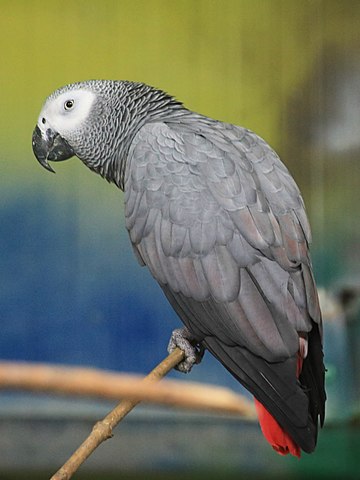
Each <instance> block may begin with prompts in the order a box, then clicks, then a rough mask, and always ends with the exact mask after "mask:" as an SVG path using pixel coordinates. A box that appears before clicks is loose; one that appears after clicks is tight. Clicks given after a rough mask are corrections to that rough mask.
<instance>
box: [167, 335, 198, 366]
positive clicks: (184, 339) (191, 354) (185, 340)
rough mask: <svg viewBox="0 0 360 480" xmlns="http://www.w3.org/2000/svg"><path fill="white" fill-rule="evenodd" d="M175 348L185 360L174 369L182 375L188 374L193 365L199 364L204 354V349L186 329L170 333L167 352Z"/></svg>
mask: <svg viewBox="0 0 360 480" xmlns="http://www.w3.org/2000/svg"><path fill="white" fill-rule="evenodd" d="M175 348H180V350H182V351H183V352H184V353H185V360H183V361H182V362H180V363H179V364H178V365H177V366H176V367H175V369H176V370H178V371H179V372H183V373H189V372H190V370H191V369H192V367H193V366H194V365H195V364H198V363H200V362H201V360H202V358H203V356H204V353H205V348H204V347H203V346H202V345H201V344H199V343H198V342H197V341H196V339H195V338H194V336H193V335H192V334H191V333H190V332H189V330H188V329H187V328H186V327H184V328H177V329H175V330H174V331H173V332H172V334H171V337H170V341H169V345H168V348H167V350H168V352H169V353H171V352H172V351H173V350H175Z"/></svg>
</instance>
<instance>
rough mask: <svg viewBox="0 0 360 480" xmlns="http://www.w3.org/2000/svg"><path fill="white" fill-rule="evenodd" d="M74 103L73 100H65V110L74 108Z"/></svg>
mask: <svg viewBox="0 0 360 480" xmlns="http://www.w3.org/2000/svg"><path fill="white" fill-rule="evenodd" d="M74 103H75V102H74V100H66V102H65V103H64V108H65V110H71V109H72V108H73V106H74Z"/></svg>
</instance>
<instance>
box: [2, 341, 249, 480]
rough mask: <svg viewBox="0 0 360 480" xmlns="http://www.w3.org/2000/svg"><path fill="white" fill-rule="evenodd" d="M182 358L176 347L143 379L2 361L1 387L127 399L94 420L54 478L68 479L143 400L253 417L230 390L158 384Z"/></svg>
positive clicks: (246, 404) (190, 384) (172, 382)
mask: <svg viewBox="0 0 360 480" xmlns="http://www.w3.org/2000/svg"><path fill="white" fill-rule="evenodd" d="M183 358H184V353H183V352H182V351H181V350H179V349H175V350H174V351H173V352H172V353H171V354H170V355H168V356H167V357H166V358H165V359H164V360H163V361H162V362H161V363H159V365H157V367H155V368H154V370H152V371H151V372H150V373H149V375H148V376H147V377H145V378H143V379H141V378H139V377H136V376H132V375H120V374H115V373H111V372H104V371H101V370H95V369H84V368H65V367H52V366H48V365H41V364H37V365H29V364H26V363H9V362H0V389H1V388H2V389H4V388H12V389H25V390H35V391H41V392H55V393H62V394H64V393H66V394H72V395H74V394H76V395H82V396H97V397H104V398H107V399H117V400H118V399H119V398H123V401H122V402H121V403H120V404H119V405H118V406H117V407H115V408H114V409H113V410H112V411H111V412H110V413H109V414H108V415H107V416H106V417H105V418H104V419H103V420H101V421H100V422H97V423H96V424H95V426H94V428H93V430H92V432H91V433H90V435H89V436H88V437H87V438H86V439H85V441H84V442H83V443H82V444H81V445H80V447H79V448H78V449H77V450H76V451H75V452H74V453H73V455H72V456H71V457H70V458H69V460H68V461H67V462H66V463H65V464H64V465H63V466H62V467H61V468H60V470H58V472H56V473H55V474H54V475H53V477H51V479H50V480H68V479H70V478H71V477H72V475H73V474H74V473H75V472H76V470H77V469H78V468H79V467H80V465H81V464H82V463H83V462H84V461H85V460H86V459H87V458H88V457H89V456H90V455H91V453H92V452H93V451H94V450H95V449H96V448H97V447H98V446H99V445H100V444H101V443H102V442H104V441H105V440H106V439H108V438H110V437H112V431H113V429H114V427H115V426H116V425H117V424H118V423H119V422H120V421H121V420H122V419H123V418H124V417H125V416H126V415H127V414H128V413H129V412H130V411H131V410H132V409H133V408H134V407H135V406H136V405H137V404H138V403H139V402H140V401H145V402H151V403H161V404H164V405H171V406H177V407H183V408H192V409H198V410H211V411H217V412H225V413H233V414H238V415H241V416H245V417H247V418H254V407H253V404H252V403H251V402H250V401H249V400H247V399H246V398H245V397H243V396H241V395H237V394H235V393H234V392H232V391H231V390H229V389H226V388H223V387H215V386H209V385H203V384H196V383H193V382H183V381H175V380H164V381H163V382H161V383H160V384H159V383H157V382H158V381H159V380H161V379H162V378H163V377H164V376H165V375H166V374H167V373H168V372H169V371H170V370H171V369H172V368H174V367H175V366H176V365H177V364H178V363H179V362H181V361H182V360H183Z"/></svg>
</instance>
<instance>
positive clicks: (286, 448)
mask: <svg viewBox="0 0 360 480" xmlns="http://www.w3.org/2000/svg"><path fill="white" fill-rule="evenodd" d="M302 363H303V359H302V358H301V356H300V355H299V356H298V361H297V376H298V377H299V375H300V372H301V369H302ZM254 402H255V407H256V411H257V414H258V419H259V423H260V427H261V431H262V433H263V435H264V437H265V438H266V440H267V441H268V442H269V443H270V445H271V446H272V448H273V449H274V450H275V451H276V452H277V453H279V454H280V455H288V454H289V453H290V454H291V455H294V456H295V457H298V458H300V456H301V449H300V447H299V445H297V444H296V443H295V442H294V440H293V439H292V438H291V437H290V435H289V434H288V433H287V432H285V430H284V429H283V428H282V427H281V426H280V425H279V423H278V422H277V421H276V420H275V418H274V417H273V416H272V415H271V414H270V413H269V412H268V411H267V410H266V408H265V407H264V405H262V404H261V403H260V402H259V401H258V400H257V399H256V398H254Z"/></svg>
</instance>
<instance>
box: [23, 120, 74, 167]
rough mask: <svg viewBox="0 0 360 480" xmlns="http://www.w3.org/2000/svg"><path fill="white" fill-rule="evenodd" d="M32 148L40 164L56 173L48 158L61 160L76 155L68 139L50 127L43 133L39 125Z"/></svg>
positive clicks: (33, 137) (33, 138)
mask: <svg viewBox="0 0 360 480" xmlns="http://www.w3.org/2000/svg"><path fill="white" fill-rule="evenodd" d="M32 148H33V152H34V155H35V157H36V158H37V160H38V161H39V163H40V165H42V166H43V167H44V168H46V170H49V172H53V173H55V170H53V168H52V167H51V166H50V165H49V163H48V160H51V161H52V162H60V161H62V160H67V159H68V158H71V157H73V156H74V155H75V153H74V150H73V149H72V148H71V147H70V145H69V144H68V143H67V141H66V140H64V139H63V138H62V137H61V136H60V135H59V134H58V133H57V132H54V131H53V130H52V129H51V128H48V129H47V130H45V132H44V133H42V132H41V130H40V128H39V127H38V126H37V125H36V127H35V130H34V132H33V136H32Z"/></svg>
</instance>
